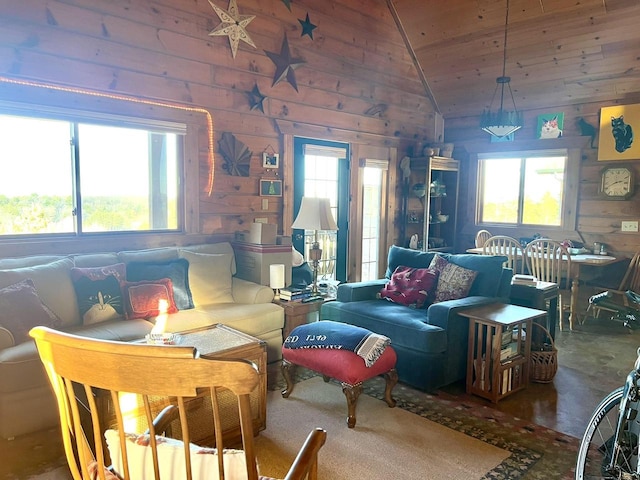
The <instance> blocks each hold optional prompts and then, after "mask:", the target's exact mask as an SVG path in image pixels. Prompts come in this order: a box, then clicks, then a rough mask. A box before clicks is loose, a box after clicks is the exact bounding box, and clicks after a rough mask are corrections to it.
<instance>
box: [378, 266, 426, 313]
mask: <svg viewBox="0 0 640 480" xmlns="http://www.w3.org/2000/svg"><path fill="white" fill-rule="evenodd" d="M437 282H438V272H436V271H435V270H430V269H428V268H412V267H405V266H403V265H400V266H398V267H396V269H395V270H394V272H393V275H391V280H389V282H388V283H387V284H386V285H385V286H384V288H383V289H382V290H381V291H380V297H381V298H384V299H386V300H389V301H390V302H394V303H399V304H401V305H407V306H410V307H414V308H422V307H424V306H425V305H429V304H430V303H431V301H432V300H433V296H434V293H435V287H436V284H437Z"/></svg>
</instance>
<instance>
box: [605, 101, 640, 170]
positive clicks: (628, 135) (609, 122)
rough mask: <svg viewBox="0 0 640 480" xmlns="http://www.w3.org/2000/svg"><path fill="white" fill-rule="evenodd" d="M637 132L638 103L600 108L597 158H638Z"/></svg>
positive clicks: (639, 155)
mask: <svg viewBox="0 0 640 480" xmlns="http://www.w3.org/2000/svg"><path fill="white" fill-rule="evenodd" d="M639 132H640V104H636V105H617V106H615V107H603V108H601V109H600V136H599V140H598V160H600V161H608V160H638V159H640V140H638V139H637V138H636V139H634V138H633V137H634V134H635V136H637V135H638V133H639ZM634 140H635V141H634Z"/></svg>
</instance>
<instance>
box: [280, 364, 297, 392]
mask: <svg viewBox="0 0 640 480" xmlns="http://www.w3.org/2000/svg"><path fill="white" fill-rule="evenodd" d="M295 367H296V366H295V364H293V363H291V362H289V361H287V360H285V359H282V365H281V366H280V369H281V370H282V376H283V377H284V379H285V381H286V382H287V387H286V388H285V389H284V390H282V392H281V393H282V396H283V397H284V398H288V397H289V395H290V394H291V392H292V391H293V386H294V383H293V379H292V378H291V374H292V373H293V371H294V370H295Z"/></svg>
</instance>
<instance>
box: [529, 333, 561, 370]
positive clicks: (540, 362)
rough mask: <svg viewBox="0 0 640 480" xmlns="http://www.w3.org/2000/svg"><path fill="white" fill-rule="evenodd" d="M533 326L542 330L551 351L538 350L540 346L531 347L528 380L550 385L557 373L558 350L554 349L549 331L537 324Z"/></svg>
mask: <svg viewBox="0 0 640 480" xmlns="http://www.w3.org/2000/svg"><path fill="white" fill-rule="evenodd" d="M533 325H535V326H536V327H538V328H541V329H542V330H544V332H545V333H546V335H547V337H549V340H550V341H551V350H538V348H541V347H540V346H538V347H537V348H536V347H534V346H533V345H532V346H531V359H530V360H529V379H530V380H531V381H532V382H536V383H550V382H552V381H553V377H555V375H556V372H557V371H558V349H557V348H556V345H555V343H554V341H553V338H551V334H550V333H549V330H547V329H546V328H545V327H543V326H542V325H540V324H539V323H537V322H533Z"/></svg>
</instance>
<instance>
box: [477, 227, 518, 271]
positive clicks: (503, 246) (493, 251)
mask: <svg viewBox="0 0 640 480" xmlns="http://www.w3.org/2000/svg"><path fill="white" fill-rule="evenodd" d="M482 253H483V254H484V255H505V256H506V257H507V261H506V262H504V264H503V266H504V267H507V268H511V269H513V272H514V273H520V270H522V269H523V268H522V266H521V264H523V263H524V262H520V260H521V259H522V246H521V245H520V242H519V241H518V240H516V239H515V238H513V237H509V236H506V235H494V236H493V237H489V239H488V240H487V241H486V242H485V243H484V245H483V246H482Z"/></svg>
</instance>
